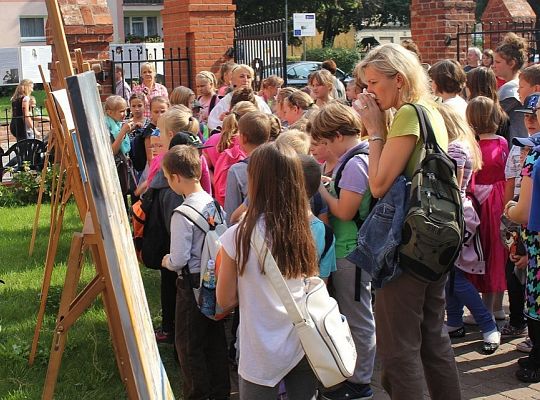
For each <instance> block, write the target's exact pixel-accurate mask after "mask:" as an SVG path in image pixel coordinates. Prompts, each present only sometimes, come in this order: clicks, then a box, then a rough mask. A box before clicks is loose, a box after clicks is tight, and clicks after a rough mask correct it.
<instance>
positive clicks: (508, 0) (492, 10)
mask: <svg viewBox="0 0 540 400" xmlns="http://www.w3.org/2000/svg"><path fill="white" fill-rule="evenodd" d="M535 20H536V15H535V13H534V11H533V9H532V8H531V6H530V5H529V3H528V2H527V1H526V0H490V1H489V2H488V5H487V7H486V9H485V10H484V13H483V14H482V24H484V31H488V30H498V29H505V28H507V27H508V24H509V23H524V24H534V22H535ZM503 36H504V34H493V35H491V34H488V35H485V37H484V48H491V49H494V48H496V47H497V45H498V44H499V42H500V41H501V40H502V38H503Z"/></svg>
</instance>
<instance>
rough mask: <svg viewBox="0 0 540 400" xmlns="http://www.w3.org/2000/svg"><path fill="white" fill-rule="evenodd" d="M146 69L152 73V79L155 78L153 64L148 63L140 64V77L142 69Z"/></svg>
mask: <svg viewBox="0 0 540 400" xmlns="http://www.w3.org/2000/svg"><path fill="white" fill-rule="evenodd" d="M146 68H148V69H149V70H150V71H152V75H153V76H154V77H155V76H156V67H155V65H154V64H152V63H150V62H145V63H142V64H141V75H142V72H143V69H146Z"/></svg>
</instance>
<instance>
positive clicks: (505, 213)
mask: <svg viewBox="0 0 540 400" xmlns="http://www.w3.org/2000/svg"><path fill="white" fill-rule="evenodd" d="M516 205H517V202H516V201H514V200H510V201H509V202H508V203H506V206H504V212H503V214H504V215H505V217H507V218H510V217H509V216H508V210H510V208H512V207H515V206H516ZM510 219H511V218H510Z"/></svg>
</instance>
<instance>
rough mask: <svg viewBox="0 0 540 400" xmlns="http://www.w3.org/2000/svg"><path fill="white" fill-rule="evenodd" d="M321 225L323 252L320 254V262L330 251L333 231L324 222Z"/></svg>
mask: <svg viewBox="0 0 540 400" xmlns="http://www.w3.org/2000/svg"><path fill="white" fill-rule="evenodd" d="M323 224H324V250H323V252H322V253H321V258H320V260H322V259H323V258H324V257H325V256H326V254H327V253H328V252H329V251H330V248H331V247H332V244H333V243H334V231H333V230H332V228H330V227H329V226H328V225H326V224H325V223H324V222H323Z"/></svg>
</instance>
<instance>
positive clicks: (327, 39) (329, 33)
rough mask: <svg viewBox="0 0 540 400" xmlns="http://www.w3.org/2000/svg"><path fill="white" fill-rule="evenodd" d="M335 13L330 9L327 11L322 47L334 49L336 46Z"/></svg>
mask: <svg viewBox="0 0 540 400" xmlns="http://www.w3.org/2000/svg"><path fill="white" fill-rule="evenodd" d="M334 13H335V10H334V9H333V8H330V9H328V10H327V11H326V15H325V21H324V32H323V37H322V43H321V44H322V46H323V47H332V46H334V40H335V38H336V29H335V28H334V24H333V22H334Z"/></svg>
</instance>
